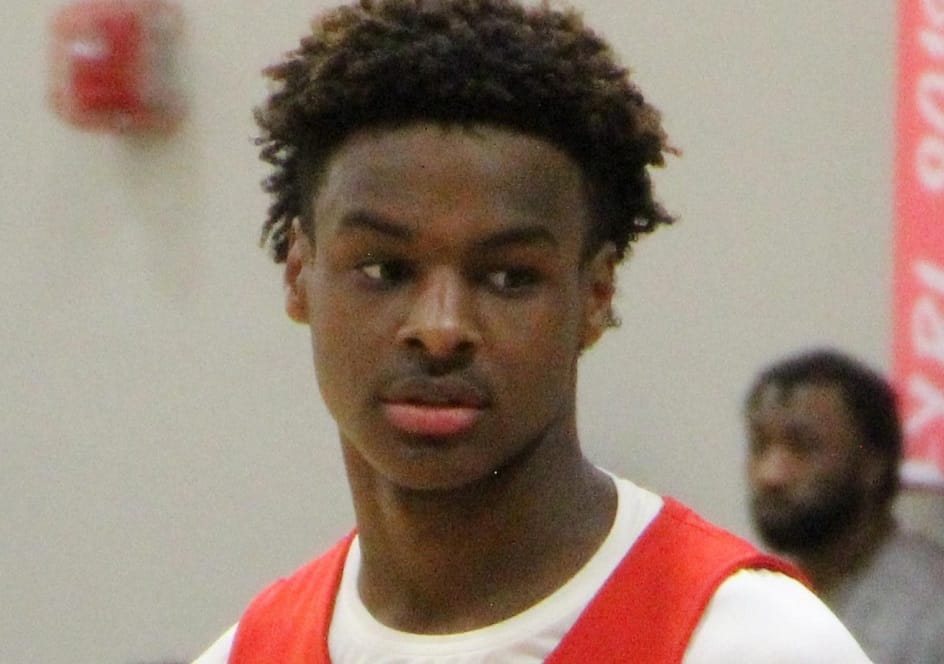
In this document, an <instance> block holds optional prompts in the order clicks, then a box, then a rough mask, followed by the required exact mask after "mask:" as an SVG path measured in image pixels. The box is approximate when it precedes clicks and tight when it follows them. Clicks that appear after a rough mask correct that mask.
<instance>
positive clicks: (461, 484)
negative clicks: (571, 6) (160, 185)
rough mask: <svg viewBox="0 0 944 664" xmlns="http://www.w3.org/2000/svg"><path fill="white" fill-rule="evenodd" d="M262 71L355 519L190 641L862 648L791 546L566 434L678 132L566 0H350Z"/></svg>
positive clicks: (297, 277) (805, 663) (323, 655)
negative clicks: (810, 583) (720, 516)
mask: <svg viewBox="0 0 944 664" xmlns="http://www.w3.org/2000/svg"><path fill="white" fill-rule="evenodd" d="M269 74H270V76H271V78H272V79H274V82H275V83H276V86H275V90H274V92H273V94H272V96H271V97H270V98H269V100H268V101H267V103H266V104H265V105H264V106H263V107H262V108H261V109H260V110H259V112H258V113H257V119H258V121H259V124H260V126H261V128H262V130H263V136H262V137H261V139H260V144H261V145H262V156H263V158H264V159H265V160H266V161H268V162H269V163H270V164H272V166H273V167H274V170H273V172H272V174H271V176H270V177H269V178H268V179H267V180H266V189H267V191H269V193H271V194H272V195H273V199H274V200H273V205H272V207H271V208H270V216H269V219H268V221H267V223H266V224H265V227H264V236H265V237H266V238H267V239H268V240H269V242H270V245H271V247H272V250H273V254H274V256H275V258H276V259H277V260H278V261H281V262H284V263H285V269H284V273H283V274H284V280H285V286H286V310H287V313H288V314H289V316H290V317H291V318H292V319H294V320H296V321H298V322H300V323H302V324H305V325H307V326H308V327H309V328H310V332H311V351H312V353H313V356H314V365H315V374H316V377H317V382H318V387H319V389H320V392H321V396H322V397H323V399H324V401H325V403H326V405H327V407H328V409H329V411H330V412H331V415H332V417H333V418H334V420H335V422H336V423H337V429H338V444H339V446H340V451H341V454H342V456H343V458H344V464H345V470H346V473H347V479H348V484H349V486H350V489H351V497H352V500H353V503H354V512H355V515H356V531H354V532H352V533H350V534H349V535H348V536H346V537H344V538H342V539H341V540H340V541H339V542H338V543H337V545H336V546H334V547H333V548H332V549H331V550H330V551H328V552H327V553H326V554H324V555H322V556H319V557H317V558H315V559H314V560H313V561H312V562H311V563H309V564H307V565H305V566H304V567H302V568H301V569H300V570H298V571H297V572H296V573H295V574H293V575H291V576H290V577H288V578H287V579H284V580H282V581H280V582H277V583H275V584H273V585H272V586H270V587H269V588H268V589H267V590H265V591H264V592H263V593H262V594H261V595H259V596H258V597H257V598H256V599H255V600H254V601H253V602H252V603H251V604H250V606H249V607H248V609H247V610H246V611H245V612H244V613H243V614H242V616H241V618H240V619H239V623H238V626H237V627H236V628H235V629H234V630H231V631H229V632H227V633H226V634H225V635H224V636H223V637H222V638H221V639H220V640H219V641H218V642H217V643H216V644H215V645H214V646H213V647H212V648H211V649H210V650H209V651H208V652H207V653H206V654H205V655H204V656H203V657H201V659H200V662H201V664H211V663H212V664H218V663H221V662H226V661H228V662H230V664H250V663H251V664H273V663H275V662H278V663H279V664H308V663H326V662H334V663H335V664H344V663H346V662H357V663H367V662H369V663H371V664H384V663H398V664H404V663H410V662H423V663H427V664H432V663H436V664H485V663H487V662H501V663H506V662H507V663H523V662H542V661H548V662H553V663H557V664H588V663H591V662H592V663H594V664H597V663H599V664H610V663H613V662H660V663H661V662H665V663H678V662H681V661H684V662H686V663H687V664H707V663H709V662H712V663H721V662H724V663H729V662H771V661H779V662H795V663H797V664H813V663H814V662H815V663H823V664H825V663H827V662H828V663H830V664H831V663H834V662H844V663H847V664H851V663H858V662H863V661H866V658H865V655H864V654H863V653H862V651H861V649H860V648H859V646H858V645H857V644H856V643H855V641H854V639H853V638H852V637H851V636H850V635H849V633H848V632H847V631H846V630H845V628H843V627H842V625H841V624H840V623H839V621H838V619H837V618H836V617H835V616H834V615H833V614H832V613H831V612H829V610H828V609H827V608H826V607H825V605H823V604H822V602H820V600H819V599H817V598H816V597H815V595H813V594H812V593H811V592H809V591H808V590H807V589H806V588H805V587H804V586H803V585H802V584H801V583H799V582H798V581H796V580H795V579H794V578H791V577H790V574H791V573H792V568H791V567H790V566H788V565H786V564H785V563H783V562H782V561H780V560H778V559H774V558H771V557H766V556H763V555H760V554H758V552H757V551H756V550H754V549H753V547H750V546H749V545H747V543H745V542H743V540H740V539H738V538H736V537H734V536H733V535H731V534H729V533H726V532H724V531H722V530H721V529H720V528H717V527H715V526H711V525H710V524H708V523H706V522H704V521H703V520H701V519H699V518H698V517H697V516H695V514H694V513H693V512H691V511H690V510H688V509H687V508H685V507H682V506H681V505H680V504H679V503H677V502H675V501H673V500H671V499H668V498H665V499H664V498H662V497H661V496H658V495H656V494H653V493H651V492H649V491H646V490H644V489H642V488H640V487H638V486H636V485H635V484H633V483H632V482H630V481H629V480H628V479H624V478H619V477H616V476H614V475H612V474H610V473H607V472H605V471H604V470H602V469H600V468H598V467H597V466H596V465H595V464H594V463H592V462H591V461H590V460H589V459H588V458H587V457H586V456H584V454H583V452H582V449H581V445H580V441H579V440H578V435H577V410H576V409H577V404H576V386H577V367H578V364H579V358H580V356H581V354H582V353H583V352H584V351H586V350H587V349H589V348H590V347H591V346H593V344H594V343H595V342H596V341H597V339H598V338H599V337H600V335H602V334H603V333H604V332H605V331H606V329H607V328H608V327H610V326H611V325H612V324H613V323H612V321H613V320H614V317H613V315H612V310H611V305H612V297H613V291H614V287H615V283H614V279H615V272H614V271H615V266H616V264H617V263H618V262H619V261H620V260H621V259H622V258H623V257H624V256H625V255H626V252H627V249H628V245H629V243H630V242H631V241H632V240H634V239H636V238H637V237H638V236H639V235H640V234H642V233H646V232H649V231H652V230H654V229H655V228H657V227H659V226H661V225H663V224H664V223H667V222H669V221H671V217H670V216H669V215H668V214H666V212H665V211H664V210H663V208H662V207H661V205H659V204H658V203H657V202H656V200H655V199H654V197H653V192H652V187H651V181H650V177H649V168H650V167H653V166H659V165H661V164H662V163H663V161H664V157H665V155H666V154H667V153H671V152H672V151H673V150H672V148H671V146H670V145H669V144H668V142H667V139H666V136H665V132H664V131H663V129H662V125H661V121H660V118H659V114H658V112H657V111H656V110H655V108H653V107H652V106H651V105H650V104H649V103H648V102H646V101H645V99H644V97H643V95H642V93H641V92H640V91H639V90H638V88H637V87H636V86H635V84H634V83H633V82H632V81H631V80H630V78H629V76H628V73H627V71H626V70H625V69H624V68H622V67H620V66H619V65H617V64H616V62H615V61H614V57H613V53H612V52H611V50H610V49H609V47H608V45H607V44H606V43H605V42H604V41H603V40H602V39H600V38H599V37H598V36H597V35H595V34H594V33H593V32H592V31H590V30H589V29H588V28H586V27H585V26H584V25H583V22H582V21H581V19H580V17H579V16H578V15H577V14H576V13H574V12H568V11H558V10H554V9H551V8H550V6H549V5H546V4H545V5H537V4H531V3H529V4H528V5H527V6H525V5H519V4H517V3H514V2H508V1H506V0H377V1H376V2H372V1H369V0H362V1H361V2H358V3H354V4H351V5H347V6H344V7H341V8H339V9H336V10H334V11H331V12H328V13H327V14H325V15H324V16H322V17H320V19H319V20H316V21H315V23H314V25H313V30H312V32H311V33H310V34H309V35H308V36H306V37H305V38H304V39H303V41H302V43H301V46H300V47H299V48H298V49H297V50H295V51H293V52H292V53H290V54H288V55H287V56H286V58H285V60H284V61H283V62H281V63H280V64H278V65H276V66H275V67H273V68H271V69H270V70H269ZM298 361H299V362H304V363H305V364H307V363H308V362H310V361H311V360H310V358H309V357H308V354H307V353H306V354H305V355H304V356H302V355H299V358H298ZM285 416H286V417H291V416H293V414H292V413H285ZM312 438H313V440H312V441H311V442H312V445H313V446H315V445H320V446H322V447H323V446H324V445H325V444H326V442H327V441H325V440H324V439H323V437H322V436H318V435H313V436H312ZM613 444H616V445H624V444H626V442H625V441H620V440H614V441H613ZM332 445H333V443H332ZM313 479H314V478H313ZM315 481H316V480H315ZM313 509H316V508H315V507H314V506H313Z"/></svg>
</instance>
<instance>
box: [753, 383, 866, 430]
mask: <svg viewBox="0 0 944 664" xmlns="http://www.w3.org/2000/svg"><path fill="white" fill-rule="evenodd" d="M748 416H749V419H750V421H751V422H752V423H753V424H756V425H762V424H769V423H772V422H779V423H783V422H789V423H800V424H803V425H805V426H809V427H814V428H817V429H827V428H828V429H839V428H847V427H851V426H853V422H852V418H851V415H850V413H849V409H848V407H847V405H846V402H845V398H844V396H843V393H842V389H841V388H840V387H839V386H838V385H835V384H828V383H812V384H798V385H794V386H792V387H783V386H781V385H777V384H768V385H765V386H764V387H762V388H761V390H760V392H759V393H758V395H757V397H756V398H755V399H754V401H753V402H752V404H751V407H750V409H749V414H748Z"/></svg>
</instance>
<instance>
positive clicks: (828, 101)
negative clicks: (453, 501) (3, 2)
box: [0, 0, 895, 664]
mask: <svg viewBox="0 0 944 664" xmlns="http://www.w3.org/2000/svg"><path fill="white" fill-rule="evenodd" d="M60 4H61V3H59V2H54V1H53V0H33V1H32V2H16V3H8V5H9V6H6V7H5V14H4V21H2V22H0V26H2V27H0V54H2V59H0V61H2V62H3V64H4V77H5V79H6V80H5V81H4V85H2V86H0V123H2V124H0V155H2V157H0V158H2V163H3V165H2V167H0V192H2V196H0V217H2V224H3V231H4V235H3V238H4V239H3V241H2V242H0V262H2V269H0V293H2V297H3V300H2V303H3V304H2V307H3V308H2V315H0V358H2V365H0V366H2V367H3V371H2V374H0V398H2V405H3V407H2V409H0V441H2V443H0V444H2V450H0V503H2V505H3V506H4V507H3V509H2V510H0V515H2V516H0V663H2V664H13V663H20V662H44V663H46V662H52V663H55V662H63V663H65V662H69V663H75V662H88V663H95V664H102V663H108V662H115V663H119V662H134V661H146V660H156V659H160V658H162V657H182V658H187V657H191V656H193V655H195V654H197V653H198V652H199V651H200V650H201V649H202V648H203V647H204V646H205V645H206V644H207V643H208V642H209V641H210V640H211V639H212V638H214V637H215V636H216V635H217V634H218V633H219V632H220V631H221V630H222V629H224V628H225V627H226V626H228V625H229V624H230V623H231V622H232V621H234V620H235V619H236V618H237V616H238V614H239V612H240V609H241V608H242V607H243V606H244V604H245V603H246V601H247V600H248V599H249V598H250V597H251V596H252V595H253V594H254V592H255V591H257V590H258V589H259V588H260V587H261V586H262V584H263V583H264V582H266V581H267V580H269V579H271V578H273V577H274V576H276V575H277V574H279V573H282V572H286V571H288V570H290V569H292V568H293V567H295V566H296V565H297V564H299V563H300V562H302V561H303V560H304V559H306V558H307V557H308V556H310V555H311V554H313V553H315V552H316V551H317V550H318V549H319V548H320V547H322V546H323V545H325V544H326V543H328V542H329V541H331V540H333V539H334V538H335V537H336V536H337V535H338V534H340V533H341V532H343V531H344V530H346V529H347V528H348V526H349V525H350V523H351V509H350V507H349V504H348V499H347V489H346V485H345V483H344V480H343V474H342V469H341V465H340V462H339V459H338V455H337V453H336V443H335V434H334V431H333V428H332V426H331V421H330V419H329V418H328V416H327V415H326V413H325V411H324V409H323V408H322V406H321V405H320V403H319V401H318V397H317V391H316V387H315V384H314V379H313V375H312V371H311V366H310V364H311V363H310V358H309V351H308V343H307V337H306V331H305V330H304V329H302V328H299V327H297V326H294V325H293V324H291V323H289V322H288V320H287V319H286V318H285V317H284V316H283V314H282V309H281V295H282V289H281V284H280V275H279V271H278V269H277V268H276V267H274V266H273V265H271V264H269V263H268V262H267V258H266V256H265V254H264V253H263V252H261V251H260V250H259V249H258V248H257V247H256V245H255V242H256V238H257V233H258V228H259V223H260V221H261V219H262V217H263V212H264V209H265V206H266V204H267V201H266V199H265V198H264V196H263V195H262V194H261V192H260V190H259V188H258V186H257V181H258V179H259V178H260V176H261V175H262V173H263V169H262V168H261V166H260V165H259V164H257V161H256V153H255V148H254V147H253V145H252V144H251V141H250V138H251V137H252V136H253V134H254V128H253V125H252V122H251V117H250V109H251V107H252V106H253V105H254V104H255V103H257V102H258V101H260V100H261V99H262V97H263V95H264V91H265V86H264V83H263V81H262V79H261V77H260V76H259V75H258V71H259V69H260V68H261V67H262V66H263V65H265V64H266V63H268V62H270V61H272V60H273V59H274V58H275V57H276V56H277V55H278V54H279V53H281V52H282V51H284V50H286V49H288V48H290V47H292V46H293V45H294V44H295V41H296V39H297V37H298V36H299V35H301V33H302V32H303V31H304V29H305V27H306V25H307V19H308V17H309V16H310V15H311V14H312V13H314V11H315V10H317V9H318V8H319V7H323V6H325V4H326V3H325V2H323V1H321V0H313V1H311V0H310V1H308V2H303V1H302V0H272V1H270V2H264V3H263V2H255V1H250V0H227V1H226V2H224V1H223V0H201V1H197V0H190V1H185V2H183V3H182V4H183V5H184V8H185V12H186V15H187V23H188V31H187V32H188V34H187V43H186V47H185V48H184V50H183V53H182V54H181V59H182V66H183V68H184V69H185V70H186V73H187V88H188V90H189V94H190V96H191V99H190V102H191V113H190V116H189V118H188V120H187V122H186V124H185V126H184V127H183V130H182V131H181V132H180V133H179V134H177V135H175V136H173V137H172V138H170V139H166V140H140V139H139V140H129V139H127V138H116V137H113V136H107V135H96V134H84V133H81V132H77V131H75V130H73V129H71V128H69V127H68V126H66V125H64V124H63V123H62V122H60V121H59V120H58V119H56V118H55V117H54V116H53V115H51V113H50V112H48V110H47V109H46V107H45V101H44V87H45V75H46V62H45V51H46V48H47V47H48V42H49V39H48V34H47V30H46V22H47V20H48V18H49V17H50V16H51V15H52V13H53V12H54V10H55V9H56V8H57V7H58V6H59V5H60ZM579 5H580V6H582V7H584V8H585V9H586V13H587V15H588V19H589V22H590V23H591V24H593V25H597V26H602V27H603V28H604V32H605V34H607V35H608V36H609V37H610V38H611V40H612V41H614V42H615V43H616V44H617V45H618V47H619V50H620V52H621V53H622V54H623V55H624V57H625V60H626V62H627V63H628V64H630V65H631V66H632V67H633V68H634V70H635V71H636V73H637V77H638V80H639V81H640V83H641V85H642V87H643V89H644V90H645V91H646V92H647V93H648V95H649V97H650V98H651V99H652V100H653V101H654V102H655V103H656V104H657V105H658V106H660V107H661V108H662V109H663V110H664V114H665V121H666V125H667V127H668V129H669V130H670V132H671V134H672V136H673V138H674V140H675V142H676V143H677V144H678V145H679V146H680V147H682V148H683V149H684V150H685V155H684V157H683V158H681V159H676V160H673V161H672V163H670V165H669V168H668V169H667V170H666V171H665V172H664V173H661V174H660V175H659V177H658V183H659V187H660V191H661V195H662V198H663V200H664V201H665V202H666V204H667V206H668V207H669V208H670V209H671V210H673V211H675V212H677V213H678V214H680V215H681V217H682V221H681V222H680V223H679V224H678V225H677V226H676V227H674V228H669V229H662V230H660V231H659V232H657V233H656V235H654V236H653V237H650V238H646V239H644V240H643V241H642V242H641V244H640V245H639V247H638V250H637V253H636V255H635V257H634V258H633V259H632V260H631V262H630V263H629V265H628V266H627V267H626V268H625V270H624V272H623V274H622V285H621V289H620V290H621V294H620V300H619V306H620V310H621V313H622V315H623V319H624V325H623V328H622V329H621V330H619V331H617V332H615V333H612V334H610V335H609V336H608V337H607V338H606V339H605V340H604V341H603V342H602V343H601V344H600V346H599V347H598V349H596V350H595V351H594V352H592V353H590V354H589V355H588V357H587V358H586V359H585V362H584V367H583V375H582V384H581V400H582V416H581V428H582V431H583V436H584V439H585V442H586V447H587V448H588V450H589V451H590V453H591V454H592V455H593V456H594V457H595V458H597V459H598V460H599V461H600V463H602V464H604V465H606V466H608V467H610V468H612V469H613V470H615V471H618V472H620V473H623V474H626V475H627V476H629V477H631V478H634V479H636V480H637V481H639V482H641V483H643V484H645V485H648V486H650V487H652V488H655V489H657V490H659V491H662V492H667V493H672V494H675V495H677V496H679V497H681V498H683V499H684V500H686V501H688V502H690V503H692V504H694V505H695V506H696V507H697V508H699V509H700V510H701V511H703V512H704V513H706V514H707V515H709V516H710V517H713V518H715V519H716V520H718V521H719V522H721V523H722V524H724V525H726V526H728V527H731V528H733V529H734V530H736V531H738V532H741V533H743V534H749V528H748V525H747V518H746V512H745V506H744V498H743V494H744V485H743V481H742V477H741V457H742V448H743V443H742V431H741V426H740V420H739V409H740V399H741V396H742V394H743V391H744V389H745V387H746V385H747V383H748V382H749V381H750V379H751V377H752V375H753V373H754V371H755V370H756V369H757V368H758V367H759V366H760V365H761V364H764V363H766V362H767V361H769V360H771V359H772V358H774V357H776V356H779V355H781V354H783V353H785V352H788V351H792V350H795V349H798V348H801V347H804V346H807V345H809V344H812V343H821V342H828V343H832V344H836V345H838V346H841V347H843V348H845V349H847V350H849V351H851V352H853V353H856V354H858V355H860V356H862V357H864V358H866V359H868V360H870V361H872V362H873V363H874V364H876V365H877V366H878V367H880V368H886V367H887V361H888V348H889V342H890V329H889V327H890V322H889V310H890V286H889V284H890V278H891V260H890V259H891V250H890V240H891V210H892V206H891V169H892V120H893V87H894V39H895V15H894V9H893V7H892V5H894V3H891V2H879V1H878V0H865V1H863V0H830V1H829V2H822V0H815V1H814V0H760V1H757V2H750V3H746V2H743V1H741V0H711V2H705V1H704V0H661V1H659V2H651V1H650V2H644V1H641V0H632V1H626V0H593V1H592V2H591V1H590V0H584V1H583V2H581V3H579Z"/></svg>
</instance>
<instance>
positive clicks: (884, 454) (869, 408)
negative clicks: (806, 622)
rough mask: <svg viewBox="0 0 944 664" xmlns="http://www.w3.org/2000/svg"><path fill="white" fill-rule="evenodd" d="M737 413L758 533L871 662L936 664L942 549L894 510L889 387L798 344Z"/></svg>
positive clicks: (895, 449)
mask: <svg viewBox="0 0 944 664" xmlns="http://www.w3.org/2000/svg"><path fill="white" fill-rule="evenodd" d="M747 421H748V428H749V436H750V443H751V444H750V453H749V457H748V465H747V469H748V479H749V482H750V487H751V509H752V514H753V518H754V522H755V524H756V526H757V530H758V532H759V533H760V535H761V537H762V538H763V539H764V541H765V542H766V543H767V544H768V545H769V546H771V547H772V548H774V549H776V550H777V551H779V552H781V553H783V554H786V555H789V556H791V557H792V558H793V559H794V560H795V561H796V562H797V563H798V564H799V565H800V566H801V567H802V568H803V569H804V570H805V571H806V572H807V574H809V576H810V578H811V579H812V581H813V583H814V587H815V588H816V590H817V591H818V592H819V593H820V595H821V597H823V599H824V600H825V601H826V603H827V604H828V605H829V606H830V607H832V608H833V610H835V611H836V613H837V614H838V615H839V617H840V618H841V619H842V620H843V622H845V624H846V625H848V626H849V629H850V630H851V631H852V633H853V634H854V635H855V636H856V638H858V639H859V641H860V643H861V644H862V647H863V648H864V649H865V651H866V652H867V653H869V655H870V656H871V657H872V658H873V659H874V660H875V662H879V663H881V664H892V663H901V664H932V663H937V662H944V599H942V598H944V549H942V548H941V547H940V546H938V545H936V544H934V543H932V542H931V541H929V540H927V539H925V538H923V537H920V536H918V535H916V534H912V533H905V532H903V531H902V530H900V529H899V528H898V526H897V525H896V524H895V519H894V517H893V514H892V503H893V499H894V497H895V494H896V492H897V490H898V464H899V457H900V455H901V442H902V435H901V427H900V424H899V420H898V412H897V408H896V403H895V394H894V392H893V390H892V388H891V386H890V385H889V384H888V383H887V382H886V381H885V380H884V379H883V378H882V377H881V376H879V375H878V374H877V373H875V372H874V371H872V370H871V369H869V368H868V367H866V366H864V365H863V364H861V363H860V362H857V361H856V360H853V359H852V358H850V357H848V356H846V355H843V354H841V353H837V352H835V351H831V350H816V351H812V352H808V353H802V354H800V355H796V356H793V357H789V358H786V359H784V360H782V361H780V362H777V363H776V364H774V365H772V366H771V367H769V368H768V369H766V370H764V371H763V372H762V373H761V374H760V376H759V377H758V379H757V381H756V383H755V384H754V386H753V388H752V389H751V391H750V393H749V396H748V399H747Z"/></svg>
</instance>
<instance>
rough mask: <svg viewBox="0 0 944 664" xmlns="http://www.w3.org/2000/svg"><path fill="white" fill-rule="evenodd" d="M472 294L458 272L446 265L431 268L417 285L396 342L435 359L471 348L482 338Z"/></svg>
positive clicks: (452, 355)
mask: <svg viewBox="0 0 944 664" xmlns="http://www.w3.org/2000/svg"><path fill="white" fill-rule="evenodd" d="M473 295H474V294H473V293H472V292H470V286H469V285H468V284H467V283H466V282H465V279H464V278H463V276H462V275H461V274H456V273H455V272H454V271H452V270H449V269H447V268H442V269H436V270H432V271H431V272H430V273H429V274H428V275H427V276H426V278H425V279H422V280H421V281H420V282H419V283H418V284H417V289H416V291H415V295H414V297H413V298H412V300H411V301H410V306H409V311H408V312H407V316H406V318H405V320H404V323H403V325H402V326H401V328H400V330H399V331H398V333H397V340H398V342H399V343H400V344H402V345H405V346H408V347H412V348H421V349H423V350H424V351H425V352H426V353H427V354H428V355H429V356H431V357H433V358H436V359H445V358H450V357H454V356H456V355H458V354H462V353H468V352H469V351H471V350H473V349H474V348H476V347H477V346H478V345H479V344H480V343H481V341H482V339H481V334H480V333H479V331H478V328H477V325H476V321H475V312H474V303H473V301H472V300H473Z"/></svg>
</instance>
